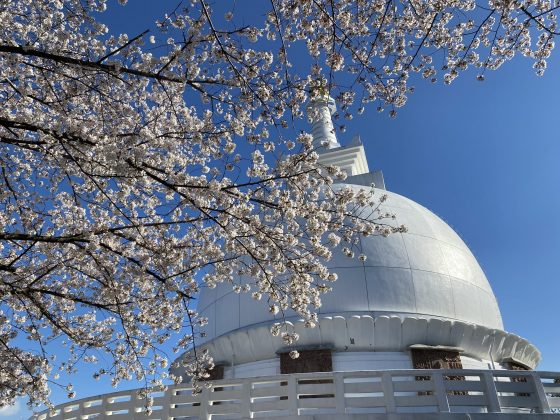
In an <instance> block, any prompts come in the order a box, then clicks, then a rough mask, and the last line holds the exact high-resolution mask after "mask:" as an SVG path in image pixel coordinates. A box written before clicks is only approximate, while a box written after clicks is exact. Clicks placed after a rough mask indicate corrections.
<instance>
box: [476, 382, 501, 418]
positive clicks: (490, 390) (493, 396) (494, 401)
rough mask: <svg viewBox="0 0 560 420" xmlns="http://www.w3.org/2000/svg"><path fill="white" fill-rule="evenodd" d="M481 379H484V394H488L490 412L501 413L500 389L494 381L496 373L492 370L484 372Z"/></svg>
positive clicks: (487, 400)
mask: <svg viewBox="0 0 560 420" xmlns="http://www.w3.org/2000/svg"><path fill="white" fill-rule="evenodd" d="M480 379H482V380H483V381H484V395H485V396H486V402H487V410H488V412H489V413H501V412H502V408H501V407H500V400H499V398H498V391H497V390H496V384H495V383H494V375H493V374H492V372H484V373H483V374H482V375H481V377H480Z"/></svg>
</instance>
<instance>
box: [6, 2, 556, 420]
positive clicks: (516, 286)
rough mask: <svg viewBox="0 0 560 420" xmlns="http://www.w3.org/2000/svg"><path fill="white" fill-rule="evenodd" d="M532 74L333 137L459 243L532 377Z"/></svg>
mask: <svg viewBox="0 0 560 420" xmlns="http://www.w3.org/2000/svg"><path fill="white" fill-rule="evenodd" d="M153 3H157V2H153ZM153 3H151V4H153ZM138 4H142V6H143V7H142V10H143V12H142V11H141V10H140V9H132V12H130V10H131V9H128V7H127V14H128V13H132V14H131V15H128V18H127V19H126V20H121V19H122V18H123V17H124V13H123V10H119V15H118V16H119V18H118V19H116V21H119V23H120V24H122V26H123V30H130V31H131V34H132V35H134V34H135V33H133V32H138V31H135V29H137V30H142V29H145V27H144V22H149V21H151V20H152V16H150V12H149V11H146V10H145V7H144V6H147V4H148V3H147V2H145V1H142V2H140V1H139V2H138ZM238 7H239V5H238ZM156 17H157V16H154V18H156ZM531 65H532V62H531V61H530V60H527V59H523V58H516V59H515V60H513V62H509V63H506V64H505V65H504V66H503V67H502V68H501V69H500V70H499V71H497V72H489V73H487V74H486V81H484V82H478V81H476V80H475V77H474V76H475V73H467V74H464V75H461V76H460V77H459V78H458V79H457V80H455V81H454V82H453V84H452V85H450V86H444V85H443V84H441V83H438V84H436V85H432V84H430V83H428V82H424V81H419V82H418V83H415V87H416V91H415V93H414V94H412V95H411V96H410V98H409V100H408V103H407V105H406V106H405V107H404V108H401V109H399V113H398V117H397V118H396V119H391V118H389V115H388V113H387V112H385V113H381V114H378V113H377V112H376V111H375V109H374V107H371V108H370V109H366V112H365V113H364V114H363V115H362V116H356V117H355V118H354V120H352V122H350V123H349V124H347V126H348V130H347V132H346V133H344V134H338V136H339V140H340V141H341V142H342V143H344V142H347V141H349V140H350V139H351V138H352V136H353V135H356V134H360V135H361V138H362V141H363V142H364V145H365V148H366V153H367V156H368V160H369V166H370V168H371V169H382V170H383V172H384V175H385V182H386V185H387V188H388V189H389V190H391V191H394V192H397V193H399V194H402V195H405V196H407V197H409V198H411V199H413V200H415V201H417V202H419V203H420V204H422V205H424V206H426V207H427V208H429V209H430V210H432V211H434V212H435V213H436V214H437V215H439V216H440V217H441V218H442V219H444V220H445V221H446V222H447V223H449V224H450V225H451V226H452V227H453V228H454V229H455V230H456V231H457V232H458V233H459V234H460V236H461V237H462V238H463V240H464V241H465V242H466V243H467V245H468V246H469V247H470V248H471V250H472V252H473V253H474V255H475V256H476V257H477V259H478V261H479V263H480V264H481V266H482V268H483V269H484V271H485V273H486V275H487V277H488V279H489V281H490V283H491V285H492V287H493V289H494V292H495V294H496V297H497V299H498V303H499V305H500V309H501V312H502V316H503V319H504V324H505V328H506V330H507V331H510V332H513V333H515V334H518V335H520V336H522V337H524V338H526V339H528V340H529V341H531V342H532V343H533V344H535V345H536V346H537V347H538V348H539V349H540V350H541V352H542V356H543V361H542V362H541V364H540V366H539V370H555V371H558V370H560V357H558V349H559V348H560V334H559V333H558V302H559V300H558V296H560V282H559V280H558V274H557V273H558V271H557V267H556V265H557V264H558V263H559V259H560V189H559V185H558V183H559V181H560V162H559V159H560V138H559V137H560V135H559V125H560V124H559V122H560V117H559V115H558V112H559V111H558V105H557V102H558V93H559V92H560V78H559V73H560V58H559V57H558V55H557V54H556V55H553V58H552V59H551V60H550V61H549V66H548V70H547V72H546V74H545V76H544V77H541V78H539V77H537V76H535V75H534V72H533V69H532V67H531ZM90 378H91V377H87V378H76V382H77V387H78V386H80V385H79V384H83V386H84V387H86V388H85V389H78V390H79V391H80V395H81V396H86V395H92V394H97V393H103V392H107V391H110V390H111V389H110V387H107V384H105V383H103V382H100V383H92V381H91V379H90ZM62 401H64V395H63V394H62V393H61V394H60V395H59V394H55V402H62ZM28 415H29V413H28V412H27V410H26V409H25V407H24V404H23V403H21V404H20V407H19V408H18V410H11V411H10V412H7V411H3V410H0V419H21V418H27V416H28Z"/></svg>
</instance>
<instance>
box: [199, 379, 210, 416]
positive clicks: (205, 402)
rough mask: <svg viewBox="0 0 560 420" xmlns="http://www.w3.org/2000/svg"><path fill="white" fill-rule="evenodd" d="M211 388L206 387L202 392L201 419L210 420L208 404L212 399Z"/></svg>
mask: <svg viewBox="0 0 560 420" xmlns="http://www.w3.org/2000/svg"><path fill="white" fill-rule="evenodd" d="M209 393H210V390H209V389H208V388H206V387H204V388H203V390H202V392H201V393H200V414H199V418H200V419H201V420H210V414H209V413H208V404H209V403H210V402H209V399H210V395H209Z"/></svg>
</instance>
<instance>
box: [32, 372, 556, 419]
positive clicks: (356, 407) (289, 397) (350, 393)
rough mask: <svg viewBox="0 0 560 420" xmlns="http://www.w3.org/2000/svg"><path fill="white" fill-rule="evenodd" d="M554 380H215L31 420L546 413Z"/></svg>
mask: <svg viewBox="0 0 560 420" xmlns="http://www.w3.org/2000/svg"><path fill="white" fill-rule="evenodd" d="M558 382H560V373H558V372H556V373H555V372H535V371H507V370H469V369H463V370H387V371H362V372H327V373H307V374H293V375H277V376H267V377H256V378H246V379H231V380H229V379H226V380H220V381H215V382H213V383H212V386H211V387H210V388H208V389H206V390H205V391H203V392H202V393H201V394H199V395H192V392H191V388H190V387H189V386H188V384H184V385H177V386H170V387H169V388H168V390H167V391H166V392H160V393H155V394H152V397H153V398H154V405H153V408H152V409H153V412H152V413H151V414H150V415H147V414H146V412H145V404H146V401H145V400H144V399H142V398H138V392H137V391H136V390H131V391H122V392H116V393H112V394H103V395H99V396H96V397H91V398H84V399H82V400H79V401H73V402H71V403H67V404H63V405H60V406H57V407H56V409H55V410H54V411H53V412H51V413H48V412H43V413H40V414H36V415H35V416H33V417H32V419H33V420H59V419H64V420H70V419H76V420H78V419H79V420H82V419H96V420H105V419H108V420H119V419H123V420H124V419H127V420H130V419H143V420H145V419H160V420H179V419H201V420H203V419H204V420H207V419H220V420H222V419H236V418H257V417H274V416H296V415H306V414H323V413H324V414H327V413H330V414H352V413H411V412H463V413H466V412H478V413H481V412H482V413H484V412H492V413H499V412H508V413H514V412H523V413H550V412H551V410H552V411H555V410H557V409H559V408H560V383H558Z"/></svg>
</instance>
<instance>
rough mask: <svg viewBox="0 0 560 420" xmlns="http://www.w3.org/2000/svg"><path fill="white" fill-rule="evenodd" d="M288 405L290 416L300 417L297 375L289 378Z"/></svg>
mask: <svg viewBox="0 0 560 420" xmlns="http://www.w3.org/2000/svg"><path fill="white" fill-rule="evenodd" d="M288 404H289V405H290V408H289V415H290V416H297V415H298V399H297V377H296V376H295V375H290V376H289V377H288Z"/></svg>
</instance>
